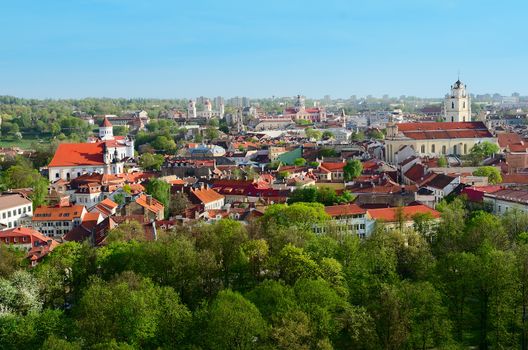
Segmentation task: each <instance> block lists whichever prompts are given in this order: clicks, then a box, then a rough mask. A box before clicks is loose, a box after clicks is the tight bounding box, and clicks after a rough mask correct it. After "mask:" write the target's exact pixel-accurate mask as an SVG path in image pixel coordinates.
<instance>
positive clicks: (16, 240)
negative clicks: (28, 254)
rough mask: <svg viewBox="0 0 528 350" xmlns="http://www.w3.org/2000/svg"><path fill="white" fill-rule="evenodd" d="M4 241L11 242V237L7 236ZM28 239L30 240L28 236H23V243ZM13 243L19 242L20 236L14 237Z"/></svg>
mask: <svg viewBox="0 0 528 350" xmlns="http://www.w3.org/2000/svg"><path fill="white" fill-rule="evenodd" d="M4 241H5V242H6V243H9V242H10V239H9V237H6V238H5V239H4ZM27 241H28V238H27V237H26V236H24V237H22V242H23V243H24V242H27ZM13 243H18V237H13Z"/></svg>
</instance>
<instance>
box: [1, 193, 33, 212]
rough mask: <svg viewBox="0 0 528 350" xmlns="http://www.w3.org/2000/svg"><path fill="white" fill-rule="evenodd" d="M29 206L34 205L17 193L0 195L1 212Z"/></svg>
mask: <svg viewBox="0 0 528 350" xmlns="http://www.w3.org/2000/svg"><path fill="white" fill-rule="evenodd" d="M28 204H32V202H31V200H29V199H27V198H25V197H23V196H22V195H20V194H17V193H13V194H2V195H0V210H4V209H9V208H14V207H18V206H21V205H28Z"/></svg>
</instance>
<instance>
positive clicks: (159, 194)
mask: <svg viewBox="0 0 528 350" xmlns="http://www.w3.org/2000/svg"><path fill="white" fill-rule="evenodd" d="M146 189H147V193H148V194H150V195H151V196H152V197H154V198H156V199H157V200H158V201H160V203H161V204H163V206H164V207H165V214H167V213H168V212H169V205H170V184H169V183H168V182H166V181H163V180H160V179H151V180H149V182H148V183H147V187H146Z"/></svg>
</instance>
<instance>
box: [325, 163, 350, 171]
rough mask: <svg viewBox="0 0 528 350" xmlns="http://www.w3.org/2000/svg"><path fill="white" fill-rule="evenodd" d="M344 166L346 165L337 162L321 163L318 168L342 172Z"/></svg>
mask: <svg viewBox="0 0 528 350" xmlns="http://www.w3.org/2000/svg"><path fill="white" fill-rule="evenodd" d="M345 165H346V163H345V162H338V163H329V162H328V163H327V162H323V163H321V165H320V166H319V167H320V168H324V169H326V170H329V171H343V168H344V167H345Z"/></svg>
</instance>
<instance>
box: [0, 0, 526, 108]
mask: <svg viewBox="0 0 528 350" xmlns="http://www.w3.org/2000/svg"><path fill="white" fill-rule="evenodd" d="M526 7H527V5H526V3H524V2H521V1H512V2H507V3H503V2H497V1H463V2H461V1H418V0H405V1H368V2H366V1H363V2H360V1H335V0H331V1H325V2H306V1H276V0H272V1H263V2H258V3H257V2H254V3H253V2H252V3H248V2H247V1H221V2H220V1H186V2H184V1H148V2H145V1H121V0H83V1H56V0H52V1H8V2H5V3H4V4H3V5H2V12H3V13H4V16H3V28H4V30H5V34H4V35H3V49H2V50H1V55H0V76H1V81H0V94H2V95H14V96H20V97H35V98H69V97H75V98H79V97H88V96H94V97H102V96H106V97H159V98H169V97H170V98H172V97H192V96H200V95H205V96H217V95H222V96H249V97H270V96H293V95H296V94H297V93H302V94H304V95H306V96H308V97H314V98H320V97H322V96H324V95H327V94H329V95H331V96H332V97H348V96H350V95H358V96H366V95H374V96H381V95H383V94H389V95H390V96H399V95H415V96H421V97H442V96H443V95H444V94H445V89H446V86H449V84H451V83H452V82H453V81H454V80H456V78H457V75H458V72H460V75H461V78H462V79H463V80H464V81H465V82H467V83H468V86H469V90H470V91H471V93H475V94H479V93H495V92H498V93H500V94H503V95H510V94H511V93H513V92H519V93H521V95H525V94H528V91H527V89H526V86H525V85H524V82H525V81H526V80H527V79H528V70H526V69H524V65H525V62H526V60H527V59H528V48H527V46H526V45H524V41H525V33H526V30H525V14H526V10H527V8H526Z"/></svg>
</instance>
